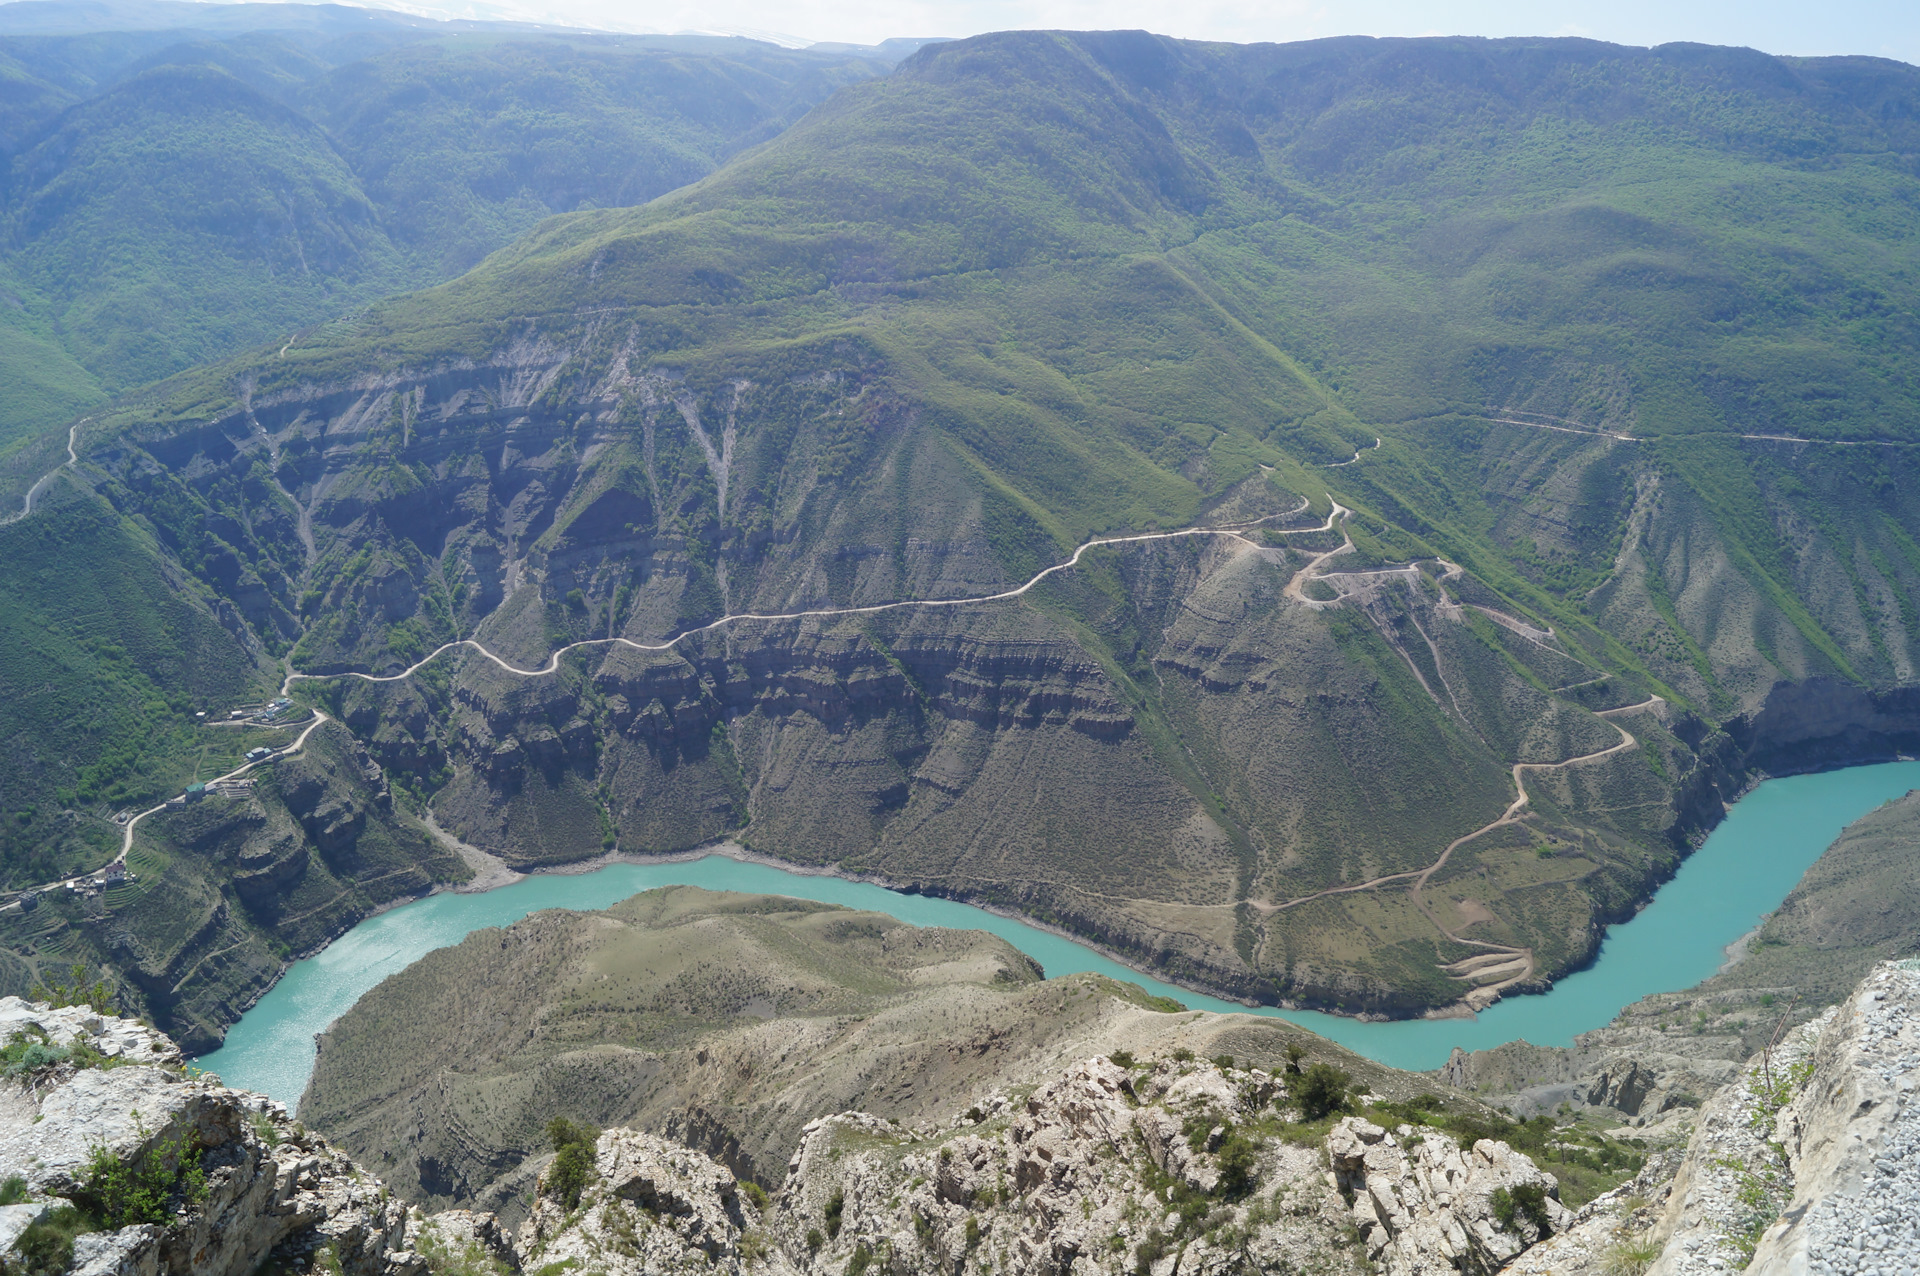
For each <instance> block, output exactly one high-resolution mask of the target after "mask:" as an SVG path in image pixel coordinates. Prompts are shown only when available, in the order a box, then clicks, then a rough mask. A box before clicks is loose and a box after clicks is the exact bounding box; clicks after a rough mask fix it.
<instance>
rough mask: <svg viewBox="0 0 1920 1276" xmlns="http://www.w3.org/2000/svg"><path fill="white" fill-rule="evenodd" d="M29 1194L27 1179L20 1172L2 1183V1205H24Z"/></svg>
mask: <svg viewBox="0 0 1920 1276" xmlns="http://www.w3.org/2000/svg"><path fill="white" fill-rule="evenodd" d="M27 1196H28V1192H27V1181H26V1180H25V1179H23V1178H21V1177H20V1176H19V1175H18V1174H16V1175H14V1176H13V1177H11V1178H9V1179H8V1180H7V1181H6V1182H4V1183H0V1205H24V1204H26V1202H27Z"/></svg>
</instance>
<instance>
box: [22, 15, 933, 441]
mask: <svg viewBox="0 0 1920 1276" xmlns="http://www.w3.org/2000/svg"><path fill="white" fill-rule="evenodd" d="M449 40H455V41H457V42H456V43H453V44H449V43H447V41H449ZM898 55H899V54H898V52H897V51H896V52H893V53H891V54H889V53H886V52H877V51H876V52H874V53H868V52H863V51H860V50H852V49H849V50H845V51H840V52H834V53H826V54H822V53H808V52H797V51H787V50H781V49H777V48H775V47H773V46H770V45H766V44H761V43H756V42H754V41H749V40H742V39H737V38H726V37H710V36H614V35H607V34H604V33H590V32H565V31H562V30H560V29H559V28H541V27H535V26H532V25H528V24H514V23H480V22H452V23H448V22H438V21H431V20H428V19H423V18H419V17H415V16H413V15H408V14H402V13H397V12H390V11H386V10H374V9H356V8H351V7H347V6H339V5H278V4H259V5H222V4H191V3H165V2H156V3H151V4H148V3H100V4H68V3H65V0H17V2H16V3H12V4H7V5H0V79H4V81H5V83H6V86H7V89H8V91H7V92H6V93H4V94H0V162H3V163H4V170H3V171H0V225H3V226H4V228H5V233H4V237H3V238H0V291H4V292H5V293H6V295H7V296H8V298H9V300H10V305H9V306H8V307H7V308H6V309H5V310H4V311H0V371H7V372H10V373H11V374H12V376H11V379H12V381H13V382H14V383H15V384H17V385H20V386H22V387H33V388H35V389H36V390H37V393H33V392H29V393H24V394H17V395H9V396H7V398H6V399H5V401H0V451H4V450H5V449H6V447H7V446H8V445H9V444H11V443H16V442H17V441H18V439H19V438H20V437H21V436H22V435H23V434H25V433H27V432H30V431H31V430H33V429H35V428H44V427H51V426H53V425H55V424H58V423H62V422H64V421H65V420H67V419H70V418H71V417H72V416H73V415H75V414H77V413H79V412H81V411H84V410H85V409H86V408H88V407H90V406H92V405H94V404H96V403H98V402H100V401H101V399H102V396H103V394H111V393H116V392H120V391H124V390H126V389H129V388H131V387H134V386H137V385H141V384H144V383H146V382H149V381H152V380H155V379H157V378H160V377H164V376H167V375H169V374H171V373H173V372H176V371H179V370H181V369H183V368H185V367H188V366H190V365H192V364H195V363H199V362H204V361H207V360H210V359H215V358H220V357H223V356H225V355H227V354H229V353H232V352H233V351H235V350H237V349H241V348H244V347H246V346H250V345H253V344H256V343H259V342H262V341H265V340H269V339H274V338H278V339H279V340H283V341H284V340H285V339H286V337H287V336H288V335H289V334H290V333H292V332H293V331H295V330H297V329H299V328H301V327H304V326H308V325H311V324H313V323H315V322H319V321H321V320H324V319H328V318H334V317H337V316H339V315H342V314H344V313H347V312H350V311H351V310H353V309H354V308H355V307H356V306H359V305H364V304H366V303H368V302H370V301H373V300H375V299H377V298H380V297H382V296H386V295H390V294H392V293H395V292H399V291H404V290H407V289H410V288H418V287H421V286H424V285H428V284H433V283H438V282H440V281H442V280H444V279H447V278H450V277H452V276H453V275H456V274H458V273H460V272H461V271H462V270H465V269H466V268H467V267H469V266H471V265H472V264H473V263H474V262H476V261H478V260H479V259H480V258H481V257H484V256H485V255H486V254H487V253H489V252H491V251H493V250H494V249H495V248H498V247H500V246H501V245H503V244H504V243H506V242H507V241H508V240H510V239H511V238H512V237H513V236H514V235H516V234H518V233H520V232H521V231H523V230H525V229H527V228H528V227H530V226H532V225H533V224H534V223H535V222H536V221H538V220H539V219H540V218H541V217H544V216H546V215H548V214H550V213H553V212H560V211H571V210H573V209H576V208H579V207H583V206H586V207H591V206H600V205H610V204H628V203H643V202H645V201H646V200H648V199H651V198H653V197H654V196H656V195H658V194H661V193H662V192H664V191H666V190H669V189H671V188H673V187H674V186H679V185H684V184H685V183H687V182H690V181H693V180H695V179H697V178H699V177H701V176H704V175H705V174H706V173H707V172H709V171H711V170H712V168H713V167H714V165H715V164H716V163H718V162H720V161H721V160H723V159H725V158H726V157H727V156H729V155H731V154H733V153H734V152H735V151H737V150H740V149H742V148H744V147H748V146H751V145H754V144H756V143H758V142H761V141H764V140H765V139H766V138H768V137H771V136H773V135H774V134H775V133H777V132H779V130H780V129H781V128H784V127H785V126H786V125H787V124H788V123H790V122H791V121H792V120H793V119H795V118H797V117H798V115H799V114H801V113H804V111H805V110H806V109H807V108H808V107H810V106H811V105H813V103H814V102H816V101H818V100H820V99H821V98H824V97H825V96H826V95H828V94H829V93H831V92H832V90H833V89H834V88H836V87H837V86H838V85H839V84H841V83H843V82H846V80H847V79H848V78H859V77H860V76H864V75H872V74H877V73H879V72H880V71H882V70H883V69H884V66H885V65H886V59H887V58H888V57H889V56H898ZM876 57H877V58H879V59H880V60H873V59H874V58H876Z"/></svg>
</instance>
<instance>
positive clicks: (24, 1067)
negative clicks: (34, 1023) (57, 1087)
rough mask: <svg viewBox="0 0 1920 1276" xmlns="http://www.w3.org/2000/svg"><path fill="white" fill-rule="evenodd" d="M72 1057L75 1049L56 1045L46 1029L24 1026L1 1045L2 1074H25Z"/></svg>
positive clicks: (11, 1075)
mask: <svg viewBox="0 0 1920 1276" xmlns="http://www.w3.org/2000/svg"><path fill="white" fill-rule="evenodd" d="M72 1057H73V1051H71V1050H69V1049H67V1048H66V1047H65V1046H56V1045H54V1044H53V1042H52V1040H51V1039H49V1038H48V1036H47V1034H46V1031H45V1030H44V1029H41V1028H38V1027H31V1028H22V1029H21V1030H20V1031H19V1032H16V1033H14V1034H13V1035H12V1036H11V1037H9V1038H7V1044H6V1045H5V1046H0V1076H6V1077H21V1076H25V1075H26V1074H27V1073H29V1072H38V1071H39V1070H40V1069H42V1068H51V1067H53V1066H54V1065H56V1064H61V1063H65V1062H67V1061H68V1060H69V1059H71V1058H72Z"/></svg>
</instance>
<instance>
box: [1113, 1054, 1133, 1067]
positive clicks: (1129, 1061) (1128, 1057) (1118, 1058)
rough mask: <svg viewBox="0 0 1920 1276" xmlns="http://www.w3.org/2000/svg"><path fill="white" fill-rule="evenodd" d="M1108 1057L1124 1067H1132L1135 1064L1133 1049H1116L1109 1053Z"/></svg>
mask: <svg viewBox="0 0 1920 1276" xmlns="http://www.w3.org/2000/svg"><path fill="white" fill-rule="evenodd" d="M1107 1058H1108V1059H1111V1060H1112V1061H1113V1062H1114V1063H1116V1064H1118V1065H1119V1066H1120V1067H1122V1068H1131V1067H1132V1066H1133V1051H1131V1050H1115V1051H1114V1052H1113V1053H1112V1054H1110V1055H1108V1056H1107Z"/></svg>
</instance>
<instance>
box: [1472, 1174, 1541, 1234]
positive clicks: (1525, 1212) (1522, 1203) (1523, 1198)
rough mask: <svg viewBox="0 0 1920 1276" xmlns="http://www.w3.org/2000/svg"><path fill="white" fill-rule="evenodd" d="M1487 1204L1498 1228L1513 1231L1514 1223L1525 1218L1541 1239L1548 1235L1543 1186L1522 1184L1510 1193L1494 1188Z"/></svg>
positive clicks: (1503, 1189)
mask: <svg viewBox="0 0 1920 1276" xmlns="http://www.w3.org/2000/svg"><path fill="white" fill-rule="evenodd" d="M1487 1204H1488V1205H1490V1206H1491V1207H1492V1208H1493V1216H1494V1218H1495V1219H1497V1220H1499V1223H1500V1226H1501V1227H1502V1228H1505V1229H1506V1230H1508V1231H1512V1230H1513V1225H1514V1223H1515V1222H1517V1221H1518V1220H1519V1219H1522V1218H1525V1219H1526V1220H1527V1221H1528V1222H1530V1223H1532V1224H1533V1225H1534V1227H1535V1228H1537V1229H1538V1230H1539V1232H1540V1235H1541V1237H1542V1238H1545V1237H1546V1236H1548V1235H1549V1234H1550V1230H1551V1229H1550V1228H1549V1226H1548V1220H1549V1216H1548V1214H1547V1189H1546V1186H1545V1184H1541V1183H1522V1184H1520V1186H1518V1187H1516V1188H1514V1189H1513V1190H1512V1191H1508V1190H1507V1189H1506V1188H1504V1187H1496V1188H1494V1189H1493V1192H1492V1194H1491V1195H1489V1196H1488V1197H1487Z"/></svg>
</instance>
